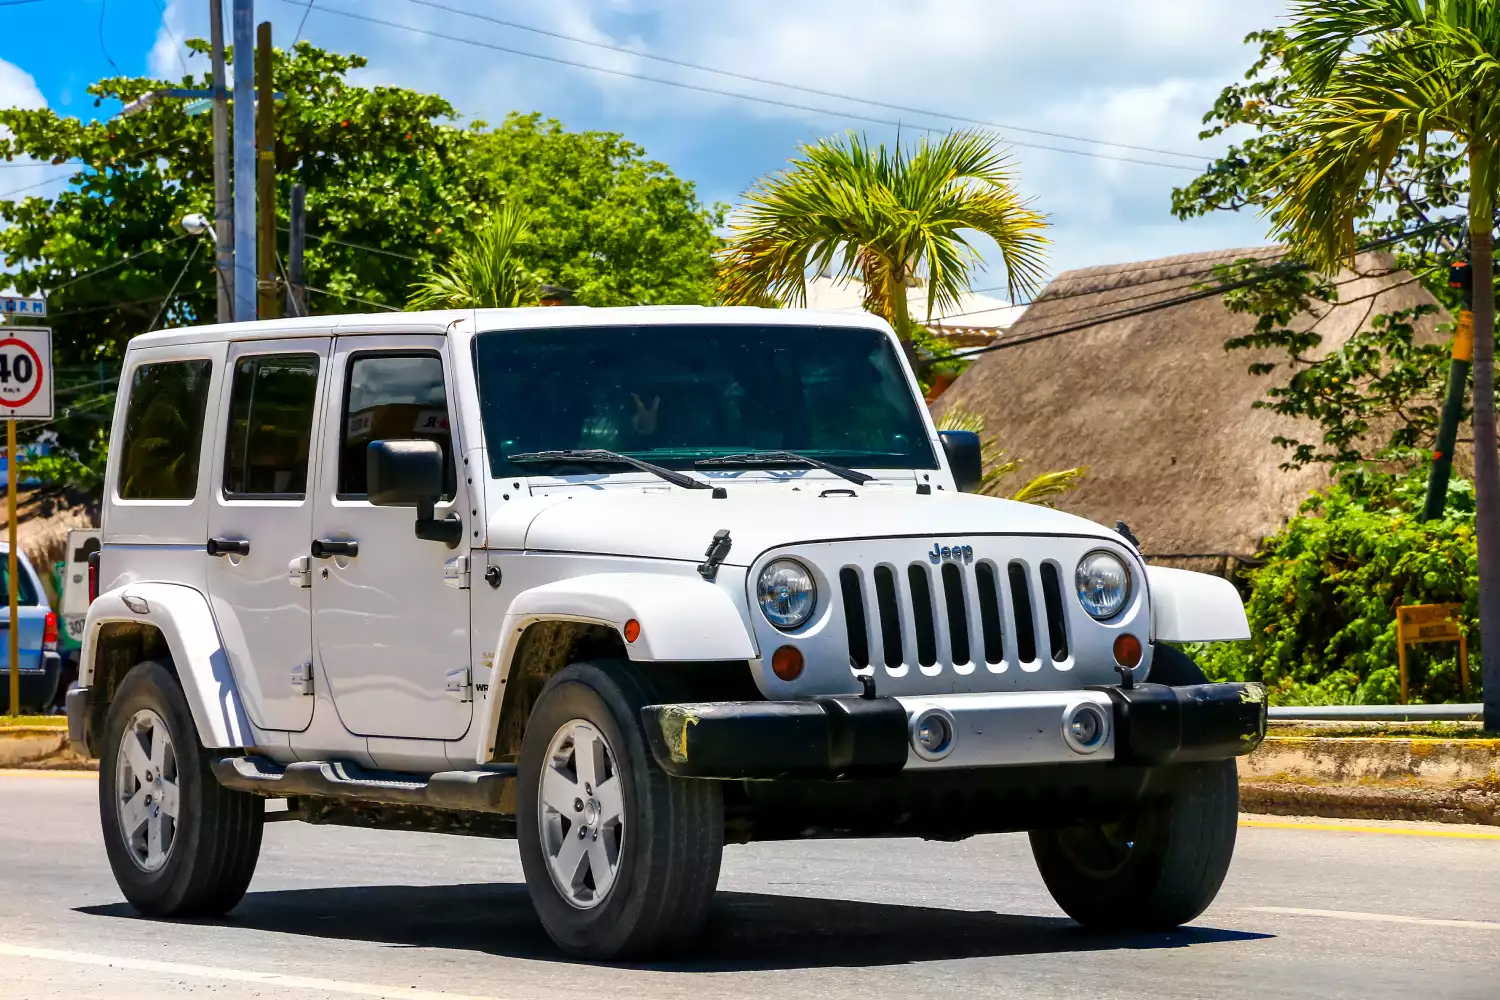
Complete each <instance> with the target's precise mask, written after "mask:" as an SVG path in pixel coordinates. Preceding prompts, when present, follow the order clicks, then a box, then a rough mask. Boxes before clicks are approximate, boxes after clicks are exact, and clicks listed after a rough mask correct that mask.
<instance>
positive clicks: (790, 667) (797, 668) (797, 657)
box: [771, 646, 804, 681]
mask: <svg viewBox="0 0 1500 1000" xmlns="http://www.w3.org/2000/svg"><path fill="white" fill-rule="evenodd" d="M803 666H804V663H803V661H802V650H800V649H798V648H797V647H796V646H782V647H781V648H780V649H778V650H776V652H774V653H772V654H771V673H773V674H775V675H776V676H777V677H780V678H781V679H782V680H784V681H794V680H796V679H797V678H798V677H801V676H802V668H803Z"/></svg>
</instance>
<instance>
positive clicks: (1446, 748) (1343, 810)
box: [1239, 736, 1500, 826]
mask: <svg viewBox="0 0 1500 1000" xmlns="http://www.w3.org/2000/svg"><path fill="white" fill-rule="evenodd" d="M1239 770H1240V806H1241V808H1242V809H1245V810H1247V811H1251V812H1262V813H1271V814H1274V815H1283V816H1286V815H1301V816H1323V817H1328V818H1334V819H1405V820H1419V821H1424V822H1438V823H1479V824H1483V825H1489V826H1500V739H1486V738H1476V739H1451V740H1450V739H1429V738H1416V737H1414V738H1400V737H1340V736H1268V737H1267V738H1266V741H1265V742H1264V743H1262V744H1261V746H1260V747H1258V748H1257V749H1256V750H1255V751H1254V752H1253V753H1251V754H1250V755H1248V756H1246V757H1242V758H1241V759H1240V767H1239Z"/></svg>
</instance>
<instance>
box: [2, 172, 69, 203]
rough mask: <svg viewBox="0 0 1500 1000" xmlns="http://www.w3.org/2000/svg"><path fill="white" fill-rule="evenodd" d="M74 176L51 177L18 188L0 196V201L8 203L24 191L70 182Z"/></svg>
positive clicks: (59, 175)
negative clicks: (12, 197)
mask: <svg viewBox="0 0 1500 1000" xmlns="http://www.w3.org/2000/svg"><path fill="white" fill-rule="evenodd" d="M72 176H73V174H72V172H71V171H70V172H68V173H66V174H58V175H57V176H56V177H49V178H47V179H46V180H44V181H37V182H36V183H35V184H27V185H26V186H25V187H18V188H16V189H14V190H12V191H6V192H5V193H4V194H0V201H8V200H9V199H10V198H11V196H13V195H18V194H21V193H22V192H24V191H30V190H32V189H33V188H39V187H46V186H47V185H48V184H56V183H57V182H58V181H65V180H68V179H69V178H71V177H72Z"/></svg>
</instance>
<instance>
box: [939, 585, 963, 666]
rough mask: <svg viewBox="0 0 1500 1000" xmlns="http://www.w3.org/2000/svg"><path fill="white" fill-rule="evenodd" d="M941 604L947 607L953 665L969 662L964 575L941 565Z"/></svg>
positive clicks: (949, 642) (949, 643)
mask: <svg viewBox="0 0 1500 1000" xmlns="http://www.w3.org/2000/svg"><path fill="white" fill-rule="evenodd" d="M943 602H944V603H945V604H947V605H948V645H949V647H950V648H951V649H952V650H953V662H954V663H968V662H969V612H968V609H966V608H965V607H964V574H963V571H962V570H960V569H959V568H958V567H957V566H955V565H954V564H953V563H943Z"/></svg>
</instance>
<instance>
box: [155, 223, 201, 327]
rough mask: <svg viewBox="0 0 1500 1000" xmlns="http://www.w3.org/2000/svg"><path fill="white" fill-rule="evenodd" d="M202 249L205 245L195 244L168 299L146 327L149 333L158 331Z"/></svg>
mask: <svg viewBox="0 0 1500 1000" xmlns="http://www.w3.org/2000/svg"><path fill="white" fill-rule="evenodd" d="M202 249H203V243H202V242H201V241H200V242H198V243H194V244H193V252H192V253H190V254H188V259H187V260H186V261H185V262H184V263H183V265H182V270H181V271H178V272H177V280H176V281H174V282H172V290H171V291H169V292H168V293H167V297H166V298H164V299H162V302H161V305H160V306H159V307H157V310H156V315H155V316H154V317H153V318H152V320H151V325H150V326H148V327H146V332H147V333H150V332H151V331H153V330H155V329H156V324H157V323H158V322H160V320H161V318H162V315H163V314H164V313H165V312H166V311H167V306H169V305H171V304H172V300H173V299H174V298H176V297H177V286H178V285H180V284H182V277H183V275H185V274H187V273H188V268H190V267H192V266H193V261H195V260H197V259H198V251H199V250H202Z"/></svg>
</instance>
